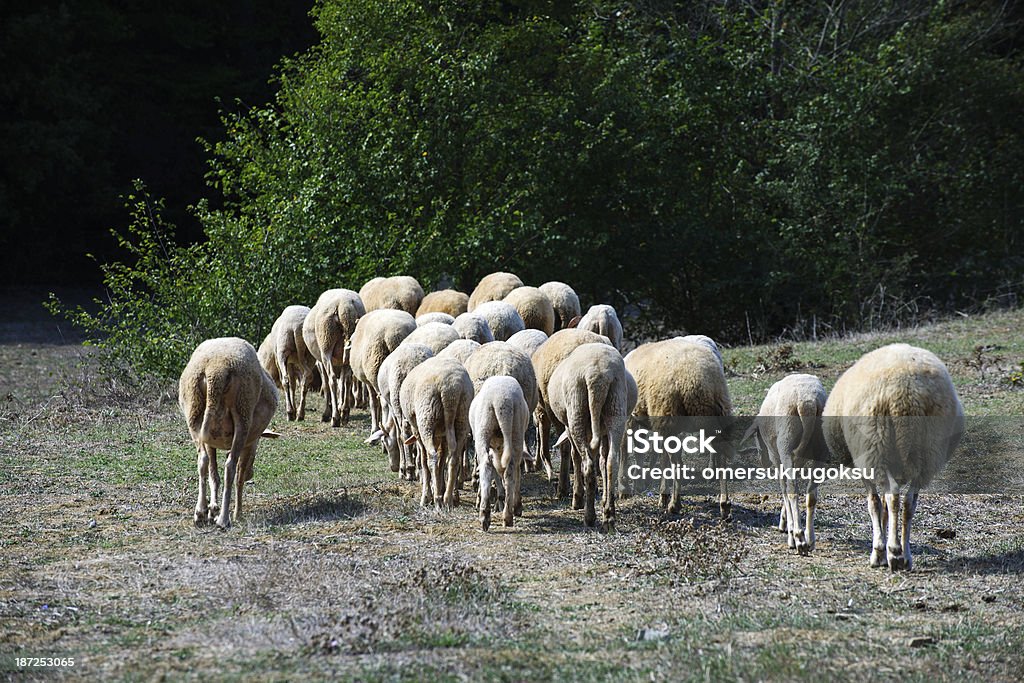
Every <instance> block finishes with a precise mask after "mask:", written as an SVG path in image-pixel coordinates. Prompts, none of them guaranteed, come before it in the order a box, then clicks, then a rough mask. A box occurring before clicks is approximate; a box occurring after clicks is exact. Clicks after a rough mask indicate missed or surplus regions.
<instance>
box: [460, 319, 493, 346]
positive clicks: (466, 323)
mask: <svg viewBox="0 0 1024 683" xmlns="http://www.w3.org/2000/svg"><path fill="white" fill-rule="evenodd" d="M452 327H454V328H455V331H456V332H458V333H459V336H460V337H462V338H463V339H472V340H473V341H475V342H476V343H478V344H486V343H487V342H492V341H494V333H493V332H491V326H490V325H488V324H487V318H485V317H483V316H482V315H480V314H479V313H463V314H462V315H460V316H459V317H458V318H456V319H455V322H453V323H452Z"/></svg>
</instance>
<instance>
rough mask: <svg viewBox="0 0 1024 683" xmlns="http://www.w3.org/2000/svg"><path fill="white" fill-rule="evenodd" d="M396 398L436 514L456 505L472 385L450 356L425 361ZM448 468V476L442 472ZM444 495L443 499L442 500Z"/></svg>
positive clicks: (426, 501)
mask: <svg viewBox="0 0 1024 683" xmlns="http://www.w3.org/2000/svg"><path fill="white" fill-rule="evenodd" d="M399 400H400V404H401V408H402V415H403V416H404V418H405V420H406V422H407V423H408V425H409V427H410V428H411V429H412V432H413V436H412V437H410V438H409V439H407V443H413V442H415V443H416V450H417V452H418V453H419V462H420V480H421V481H422V484H423V486H422V496H421V498H420V505H422V506H423V507H427V506H428V505H430V503H431V502H433V503H434V505H435V507H436V508H437V509H438V510H441V509H445V510H451V509H452V508H454V506H455V505H457V504H458V486H459V483H460V481H461V477H462V472H461V469H462V458H461V457H460V454H462V453H463V452H464V451H465V448H466V438H467V436H468V434H469V405H470V403H471V402H472V400H473V382H472V380H470V378H469V373H467V372H466V369H465V368H464V367H463V366H462V363H460V362H459V361H457V360H455V359H454V358H437V357H434V358H428V359H427V360H425V361H423V362H422V363H420V364H419V365H417V366H416V367H415V368H413V369H412V371H411V372H409V375H408V376H407V377H406V378H405V381H404V382H403V383H402V388H401V390H400V392H399ZM446 470H447V472H446ZM442 496H443V498H442Z"/></svg>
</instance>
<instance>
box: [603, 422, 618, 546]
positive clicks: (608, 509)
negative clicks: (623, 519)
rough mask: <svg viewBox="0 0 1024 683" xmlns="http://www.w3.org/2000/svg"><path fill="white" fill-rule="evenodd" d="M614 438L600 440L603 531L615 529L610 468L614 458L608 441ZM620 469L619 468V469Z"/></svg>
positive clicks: (613, 473) (613, 479)
mask: <svg viewBox="0 0 1024 683" xmlns="http://www.w3.org/2000/svg"><path fill="white" fill-rule="evenodd" d="M613 438H615V437H614V436H606V437H605V438H604V439H602V440H601V450H600V453H601V467H602V470H603V471H602V473H601V474H602V482H601V486H602V487H604V492H603V493H602V494H601V495H602V496H604V500H603V501H602V503H603V506H602V507H603V513H604V529H605V531H614V530H615V472H614V471H613V469H612V462H613V460H614V453H613V452H612V451H611V448H610V442H611V440H612V439H613ZM620 471H621V470H620Z"/></svg>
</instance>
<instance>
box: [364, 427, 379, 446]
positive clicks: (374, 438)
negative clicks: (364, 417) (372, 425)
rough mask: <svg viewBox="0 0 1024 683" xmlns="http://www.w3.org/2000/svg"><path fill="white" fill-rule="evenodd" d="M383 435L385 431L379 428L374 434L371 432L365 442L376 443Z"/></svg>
mask: <svg viewBox="0 0 1024 683" xmlns="http://www.w3.org/2000/svg"><path fill="white" fill-rule="evenodd" d="M383 436H384V431H383V430H381V429H378V430H377V431H375V432H374V433H373V434H370V436H369V438H367V439H366V441H364V442H363V443H368V444H375V443H377V442H378V441H380V440H381V437H383Z"/></svg>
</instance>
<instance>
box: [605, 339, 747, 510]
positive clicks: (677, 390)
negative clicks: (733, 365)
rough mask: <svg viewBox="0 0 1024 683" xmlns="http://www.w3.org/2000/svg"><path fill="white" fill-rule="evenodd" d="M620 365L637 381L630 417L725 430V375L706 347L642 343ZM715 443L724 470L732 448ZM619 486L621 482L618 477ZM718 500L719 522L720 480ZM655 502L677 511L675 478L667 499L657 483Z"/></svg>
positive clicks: (723, 506) (723, 495) (724, 493)
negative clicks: (698, 421) (701, 421)
mask: <svg viewBox="0 0 1024 683" xmlns="http://www.w3.org/2000/svg"><path fill="white" fill-rule="evenodd" d="M625 364H626V369H627V370H629V372H630V373H631V374H632V375H633V378H634V379H635V380H636V383H637V390H638V398H637V404H636V407H635V408H634V410H633V414H634V415H635V416H637V417H645V418H648V417H649V418H662V417H676V418H682V417H691V418H700V417H703V418H714V419H713V420H712V421H713V422H714V423H715V425H716V426H719V427H722V428H723V429H722V431H723V432H724V431H725V428H726V427H728V426H729V425H728V422H729V421H730V418H731V416H732V401H731V400H730V398H729V386H728V384H726V381H725V371H724V370H723V369H722V365H721V364H720V363H719V362H718V358H717V357H716V356H715V354H714V353H713V352H712V351H711V349H710V348H708V347H707V346H706V345H704V344H698V343H694V342H688V341H683V340H680V339H667V340H665V341H660V342H652V343H649V344H643V345H641V346H639V347H637V348H636V349H634V350H633V351H632V352H631V353H630V354H629V355H628V356H627V357H626V359H625ZM716 445H717V448H716V452H715V453H714V454H713V455H712V458H713V462H714V464H715V465H716V466H720V467H724V466H725V464H726V463H727V462H728V460H729V456H730V452H731V449H732V446H731V444H730V443H729V440H728V439H727V438H723V439H720V440H719V441H718V442H716ZM666 464H667V463H666ZM620 484H623V481H622V479H621V477H620ZM718 502H719V508H720V511H721V515H722V519H729V518H730V517H731V509H732V505H731V503H730V502H729V493H728V487H727V484H726V480H725V479H724V478H723V479H722V480H721V482H720V492H719V501H718ZM661 504H662V505H663V506H666V508H667V510H668V511H669V512H671V513H677V512H679V480H678V479H674V480H673V482H672V496H671V499H670V498H669V496H668V495H667V493H666V485H665V481H664V480H662V489H661Z"/></svg>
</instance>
